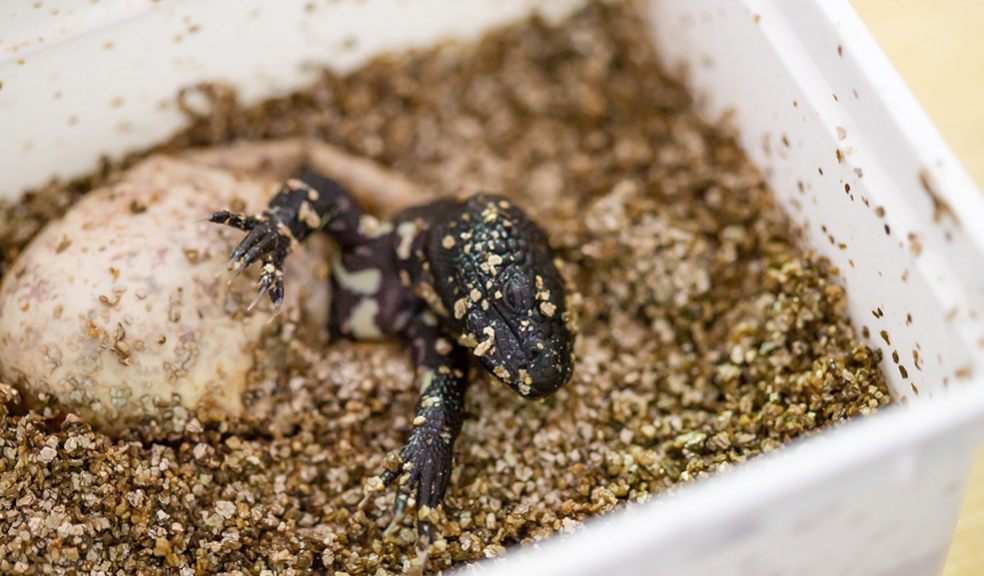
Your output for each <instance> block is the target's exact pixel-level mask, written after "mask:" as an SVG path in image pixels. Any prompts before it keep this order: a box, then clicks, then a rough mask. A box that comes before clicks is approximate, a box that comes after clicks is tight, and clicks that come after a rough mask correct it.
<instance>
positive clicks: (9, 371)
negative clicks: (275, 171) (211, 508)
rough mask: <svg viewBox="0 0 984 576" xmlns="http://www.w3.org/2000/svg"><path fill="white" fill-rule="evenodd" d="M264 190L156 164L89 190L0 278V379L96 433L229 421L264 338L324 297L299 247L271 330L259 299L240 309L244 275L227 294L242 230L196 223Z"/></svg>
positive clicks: (266, 190) (201, 169)
mask: <svg viewBox="0 0 984 576" xmlns="http://www.w3.org/2000/svg"><path fill="white" fill-rule="evenodd" d="M276 188H277V183H276V181H275V180H264V179H259V178H248V177H245V176H243V174H242V173H233V172H229V171H224V170H219V169H215V168H210V167H205V166H202V165H201V164H196V163H194V162H191V161H184V160H177V159H172V158H168V157H163V156H158V157H153V158H150V159H148V160H145V161H144V162H142V163H141V164H139V165H138V166H136V167H135V168H133V169H131V170H130V171H129V172H128V173H126V174H125V175H124V176H123V177H122V179H120V180H119V181H117V182H116V183H114V184H111V185H109V186H106V187H103V188H101V189H98V190H94V191H93V192H91V193H89V194H88V195H87V196H86V197H84V198H83V199H82V200H81V201H80V202H79V203H78V204H77V205H76V206H74V207H73V208H72V209H71V210H70V211H69V212H68V213H67V214H66V215H65V217H63V218H62V219H60V220H58V221H55V222H52V223H51V224H49V225H48V226H47V227H46V228H45V229H44V230H43V231H42V232H41V233H40V234H39V235H38V236H37V238H35V239H34V240H33V242H32V243H31V244H30V245H29V246H28V248H27V249H26V250H25V251H24V252H23V254H22V255H21V256H20V258H19V259H18V261H17V262H16V263H15V264H14V266H13V267H12V268H11V270H10V271H9V273H8V274H7V275H6V277H5V278H4V279H3V284H2V286H0V379H2V380H3V381H6V382H9V383H13V384H16V385H18V386H19V387H20V388H21V390H23V391H24V392H25V395H26V397H27V398H29V399H37V398H38V396H39V395H42V394H50V395H53V396H55V397H56V398H57V399H58V400H59V401H60V402H61V403H62V404H63V405H66V406H67V408H68V409H69V410H71V411H73V412H77V413H78V414H80V415H81V416H83V417H84V418H86V419H87V420H89V421H90V422H92V423H93V424H94V425H98V426H100V427H101V428H102V429H104V430H107V431H114V430H119V429H120V428H122V427H123V426H125V425H127V424H128V423H132V422H134V421H136V420H139V419H143V418H146V417H159V416H161V415H162V413H164V409H165V408H166V407H167V406H168V405H171V406H173V405H175V404H180V405H183V406H184V407H185V408H187V409H189V410H191V411H193V412H194V413H196V414H197V415H198V416H199V417H200V418H202V419H212V418H217V417H226V416H237V415H240V414H241V413H242V410H243V399H242V392H243V390H244V388H245V385H246V378H247V374H248V373H249V371H250V370H251V368H252V366H253V358H254V352H255V351H256V350H257V347H258V346H259V344H260V342H261V341H262V340H263V337H264V335H265V331H268V330H276V329H278V328H279V327H280V325H281V322H279V319H282V318H285V317H291V316H296V311H297V309H298V303H299V302H300V301H303V300H304V299H307V300H310V301H320V302H324V298H325V296H324V294H316V293H315V292H317V291H319V290H320V291H325V290H327V288H326V284H325V282H324V280H323V278H319V277H318V275H319V273H318V271H319V270H322V269H323V267H322V266H318V265H317V261H316V259H320V257H318V256H315V255H314V254H312V253H311V252H310V249H308V248H304V247H302V248H299V249H298V250H296V251H295V253H294V254H293V255H292V256H291V258H290V259H288V267H287V270H286V273H287V278H286V284H287V290H286V299H285V302H284V310H283V312H282V313H281V315H278V316H276V317H275V318H277V319H278V321H275V322H268V320H269V319H270V318H271V316H272V315H271V310H270V306H271V305H270V303H269V302H268V301H267V300H265V299H264V300H263V302H262V304H260V305H259V306H258V307H257V309H255V310H254V312H252V313H250V312H247V311H246V306H247V305H248V304H249V302H251V301H252V300H253V297H254V296H255V294H256V289H257V287H256V286H257V285H256V282H255V276H253V274H255V271H253V270H250V271H248V272H247V273H246V274H245V275H246V276H249V277H250V278H251V279H252V280H253V281H249V280H247V279H245V278H240V279H239V280H238V281H236V282H233V283H231V284H230V285H227V283H228V279H229V278H230V274H231V273H229V272H228V271H227V269H226V259H227V255H228V254H229V252H230V251H231V249H232V248H233V247H234V246H235V245H236V243H238V241H239V240H240V239H241V238H242V236H243V233H242V232H239V231H236V230H232V229H229V228H227V227H224V226H219V225H214V224H210V223H208V222H206V218H207V217H208V215H209V214H210V213H211V212H212V211H213V210H216V209H221V208H226V207H236V209H237V210H238V209H242V210H244V211H246V212H250V213H252V212H258V211H260V210H262V208H263V207H264V206H265V205H266V202H267V201H268V200H269V198H270V197H271V196H272V195H273V193H274V192H275V191H276ZM321 261H323V260H321ZM254 268H255V267H254Z"/></svg>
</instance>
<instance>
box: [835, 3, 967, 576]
mask: <svg viewBox="0 0 984 576" xmlns="http://www.w3.org/2000/svg"><path fill="white" fill-rule="evenodd" d="M852 3H853V4H854V7H855V8H856V9H857V11H858V13H860V14H861V17H862V18H863V19H864V21H865V23H866V24H867V25H868V28H870V29H871V32H872V33H873V34H874V36H875V39H876V40H878V43H879V44H881V46H882V48H883V49H884V50H885V52H886V53H887V54H888V57H889V58H890V59H891V60H892V62H893V63H894V64H895V67H896V68H897V69H898V70H899V72H900V73H901V74H902V77H903V78H904V79H905V81H906V82H907V83H908V84H909V87H910V88H911V89H912V91H913V93H914V94H915V95H916V98H918V99H919V101H920V102H921V103H922V105H923V107H925V108H926V111H927V112H928V113H929V115H930V117H931V118H932V119H933V122H935V124H936V126H937V128H939V129H940V131H941V132H942V133H943V136H944V137H945V138H946V140H947V141H948V142H949V143H950V146H952V147H953V149H954V151H955V152H956V153H957V156H959V157H960V159H961V160H962V161H963V163H964V165H965V166H966V167H967V170H968V171H969V172H970V174H971V176H972V177H973V178H974V180H975V181H976V182H977V185H978V186H979V187H982V188H984V0H935V1H934V0H853V1H852ZM981 225H982V226H984V223H981ZM943 574H944V576H984V449H982V450H981V451H980V452H979V453H978V456H977V462H976V465H975V467H974V474H973V478H972V480H971V483H970V486H969V488H968V491H967V496H966V500H965V501H964V505H963V509H962V511H961V513H960V521H959V523H958V524H957V532H956V537H955V539H954V542H953V547H952V548H951V549H950V555H949V558H948V559H947V563H946V569H945V570H944V572H943Z"/></svg>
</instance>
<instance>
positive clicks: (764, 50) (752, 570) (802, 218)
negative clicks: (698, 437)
mask: <svg viewBox="0 0 984 576" xmlns="http://www.w3.org/2000/svg"><path fill="white" fill-rule="evenodd" d="M308 4H311V3H309V2H306V1H304V0H286V1H282V2H278V3H277V5H276V7H274V6H273V5H272V4H271V3H264V2H259V1H252V2H242V1H236V0H199V1H197V2H172V3H157V2H150V1H147V0H103V2H100V3H98V4H88V3H87V4H85V5H82V4H80V3H76V2H71V1H69V0H63V1H58V2H53V1H48V2H45V3H44V10H45V11H48V12H49V13H48V14H40V13H36V12H32V11H31V10H32V8H31V3H30V2H19V3H15V4H14V5H12V6H11V8H10V11H8V12H7V13H5V14H6V16H3V17H0V38H2V39H3V40H2V42H0V54H2V56H0V82H2V84H0V134H2V137H0V195H3V196H16V195H18V194H20V193H21V192H22V191H23V190H24V189H26V188H28V187H31V186H36V185H38V184H41V183H43V182H45V181H46V180H47V179H48V178H50V177H52V176H56V175H57V176H61V177H66V176H72V175H77V174H81V173H84V172H86V171H88V170H90V169H92V168H93V167H94V166H95V164H96V161H97V159H98V157H99V156H100V155H101V154H108V155H110V156H118V155H119V154H121V153H123V152H125V151H127V150H130V149H133V148H136V147H141V146H146V145H149V144H151V143H153V142H155V141H158V140H160V139H161V138H163V137H165V136H166V135H167V134H169V133H170V132H171V131H173V130H175V129H176V128H178V127H179V123H180V116H179V115H178V114H177V112H176V111H175V110H174V108H173V105H171V104H170V103H171V102H172V101H173V96H174V93H175V91H176V90H177V89H178V88H179V87H181V86H185V85H189V84H192V83H195V82H199V81H202V80H208V79H212V80H216V79H218V80H225V81H229V82H232V83H233V84H235V85H236V86H237V87H238V88H239V89H240V91H241V93H242V94H243V95H244V96H245V97H246V98H247V99H258V98H261V97H265V96H269V95H273V94H278V93H282V92H284V91H287V90H290V89H293V88H297V87H300V86H302V85H303V84H304V83H305V82H307V81H308V80H309V79H310V78H312V76H313V74H314V70H316V68H317V67H319V66H323V65H329V66H333V67H341V68H345V67H351V66H354V65H357V64H358V63H359V62H361V61H363V60H364V59H365V58H367V57H369V56H371V55H373V54H376V53H378V52H381V51H385V50H393V49H399V48H402V47H405V46H410V45H419V44H424V43H429V42H433V41H436V40H438V39H441V38H445V37H449V36H459V37H470V36H475V35H477V34H479V33H480V32H481V31H482V30H484V29H487V28H488V27H490V26H494V25H498V24H501V23H504V22H508V21H510V20H514V19H517V18H519V17H522V16H524V15H526V14H528V13H529V12H531V11H532V10H534V9H535V7H536V6H537V5H538V4H544V5H546V6H549V9H550V12H551V17H554V18H560V17H562V16H563V14H564V13H565V12H567V11H569V10H570V9H572V8H574V7H576V6H577V5H578V4H580V2H579V1H578V0H564V1H552V2H550V3H538V2H535V0H470V1H469V2H460V1H455V0H414V1H413V2H404V1H399V0H365V1H362V2H355V1H339V2H328V3H314V4H311V5H313V6H315V9H314V10H306V9H305V6H307V5H308ZM641 4H642V5H643V8H644V12H645V13H646V14H647V15H648V17H649V20H650V22H651V26H652V30H653V39H654V41H655V42H656V44H657V45H658V47H659V49H660V53H661V54H662V56H663V57H664V59H665V66H666V67H667V69H669V70H671V71H676V72H679V73H680V74H681V75H682V77H683V78H685V79H686V81H687V82H688V84H689V86H690V87H691V89H692V90H693V91H694V93H695V94H697V95H698V101H699V103H700V107H701V110H702V112H703V113H704V114H706V115H707V117H709V118H712V119H713V118H718V117H720V116H721V115H723V114H726V113H727V114H729V115H730V121H731V122H733V123H734V126H735V128H736V129H737V131H738V134H739V135H740V140H741V142H742V144H743V146H744V148H745V150H746V151H747V153H748V154H749V156H750V157H751V158H752V159H753V160H754V161H755V162H756V163H757V164H758V165H759V166H760V167H761V168H762V170H763V173H764V174H765V175H766V177H767V179H768V180H769V182H770V183H771V185H772V187H773V189H774V190H775V192H776V194H777V195H778V197H779V198H780V201H781V202H783V203H784V204H785V206H786V207H787V208H788V210H789V212H790V214H791V215H792V216H793V217H794V219H795V221H796V222H797V223H799V224H800V225H801V227H802V230H803V237H804V240H805V241H806V242H807V243H808V244H810V245H811V246H812V247H814V248H815V249H817V250H819V251H821V252H823V253H824V254H826V255H827V256H828V257H830V258H831V260H832V261H833V262H835V263H836V264H837V266H838V267H839V269H840V271H841V273H842V277H843V282H844V283H845V285H846V286H847V289H848V294H849V300H850V306H851V308H850V309H851V313H852V316H853V318H854V320H855V322H856V324H857V325H858V326H859V327H861V326H864V327H867V328H868V330H867V332H868V333H869V334H870V335H871V341H870V344H871V345H872V346H876V347H879V348H881V349H882V350H883V351H884V357H885V363H884V366H883V368H884V370H885V373H886V374H887V376H888V378H889V381H890V384H891V387H892V391H893V394H894V396H895V398H896V399H897V400H898V401H899V405H898V406H897V407H895V408H893V409H890V410H887V411H885V412H884V413H882V414H880V415H878V416H876V417H873V418H871V419H867V420H866V421H863V422H852V423H850V424H847V425H845V426H843V427H841V428H839V429H837V430H832V431H829V432H826V433H824V434H822V435H820V436H819V437H816V438H814V439H812V440H810V441H807V442H802V443H797V444H794V445H792V446H789V447H785V448H783V449H781V450H779V451H777V452H776V453H774V454H773V455H771V456H768V457H764V458H760V459H757V460H754V461H752V462H749V463H748V464H745V465H743V466H740V467H739V468H738V469H736V470H735V471H734V472H732V473H729V474H727V475H724V476H721V477H718V478H714V479H711V480H708V481H704V482H700V483H697V484H695V485H693V486H690V487H687V488H684V489H682V490H679V491H678V492H676V493H675V494H673V495H672V496H664V497H661V498H657V499H656V500H654V501H652V502H650V503H647V504H644V505H638V506H634V507H631V508H629V509H627V510H624V511H622V512H618V513H614V514H611V515H609V516H607V517H605V518H601V519H597V520H594V521H591V522H588V523H587V525H586V526H585V527H584V529H583V530H581V531H579V532H578V533H576V534H573V535H570V536H564V537H560V538H554V539H552V540H550V541H547V542H545V543H543V544H541V545H540V546H539V547H537V548H536V549H529V550H523V551H517V552H513V553H510V554H508V555H507V557H506V559H505V560H503V561H497V562H495V563H493V564H491V565H490V566H487V568H489V571H488V572H487V573H492V574H503V575H505V574H510V575H513V574H536V575H538V576H539V575H543V574H558V575H561V574H562V575H565V576H566V575H576V574H615V573H625V574H666V575H675V574H688V575H704V574H708V575H710V574H729V575H730V574H749V575H760V574H769V575H772V574H776V575H780V574H795V575H831V576H834V575H837V576H842V575H852V574H857V575H862V574H864V575H869V574H884V575H909V574H911V575H932V574H937V573H939V571H940V569H941V567H942V562H943V558H944V557H945V554H946V549H947V546H948V544H949V540H950V537H951V534H952V530H953V526H954V523H955V519H956V514H957V510H958V507H959V504H960V500H961V497H962V494H963V489H964V484H965V482H966V478H967V474H968V469H969V463H970V460H971V457H972V454H973V452H974V449H975V446H976V444H977V442H978V440H979V438H980V436H981V434H982V432H984V418H982V417H984V366H982V365H981V364H982V361H981V356H982V347H984V322H982V319H984V308H982V305H984V266H981V265H980V264H979V263H980V262H982V261H984V258H982V256H984V227H981V226H979V225H976V226H975V224H977V223H979V222H981V221H984V197H982V196H981V194H980V192H979V191H978V190H977V189H976V188H975V187H974V186H973V185H972V184H971V182H970V180H969V178H968V176H967V175H966V173H965V172H964V170H963V169H962V168H961V166H960V165H959V163H958V162H957V161H956V160H955V159H954V157H953V155H952V153H951V152H950V151H949V149H948V148H947V147H946V145H945V144H944V143H943V141H942V140H941V138H940V136H939V134H938V133H937V132H936V130H935V129H934V128H933V127H932V125H931V124H930V122H929V121H928V119H927V118H926V115H925V114H924V113H923V111H922V110H921V109H920V108H919V106H918V104H917V103H916V102H915V101H914V99H913V98H912V96H911V95H910V94H909V92H908V90H907V89H906V88H905V86H904V84H903V83H902V82H901V80H900V79H899V78H898V76H897V74H895V72H894V71H893V69H892V68H891V66H890V65H889V63H888V62H887V60H886V59H885V57H884V55H883V54H882V53H881V51H880V50H879V49H878V47H877V45H876V44H875V43H874V41H873V40H872V39H871V37H870V35H869V34H868V32H867V31H866V30H865V28H864V26H863V25H862V24H861V22H860V21H859V19H858V17H857V15H856V14H855V13H854V11H853V10H852V9H851V7H850V6H849V5H848V4H847V3H846V2H845V1H843V0H799V1H797V2H790V1H788V0H688V1H687V2H683V1H679V0H652V1H650V2H643V3H641ZM539 9H541V10H542V9H543V7H542V6H541V7H540V8H539ZM56 10H57V14H51V13H50V12H54V11H56ZM11 13H12V14H13V16H10V14H11ZM2 18H6V20H3V19H2ZM242 39H248V40H249V41H248V42H243V41H242ZM893 353H894V354H893ZM893 357H897V358H898V361H897V362H896V361H893Z"/></svg>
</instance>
